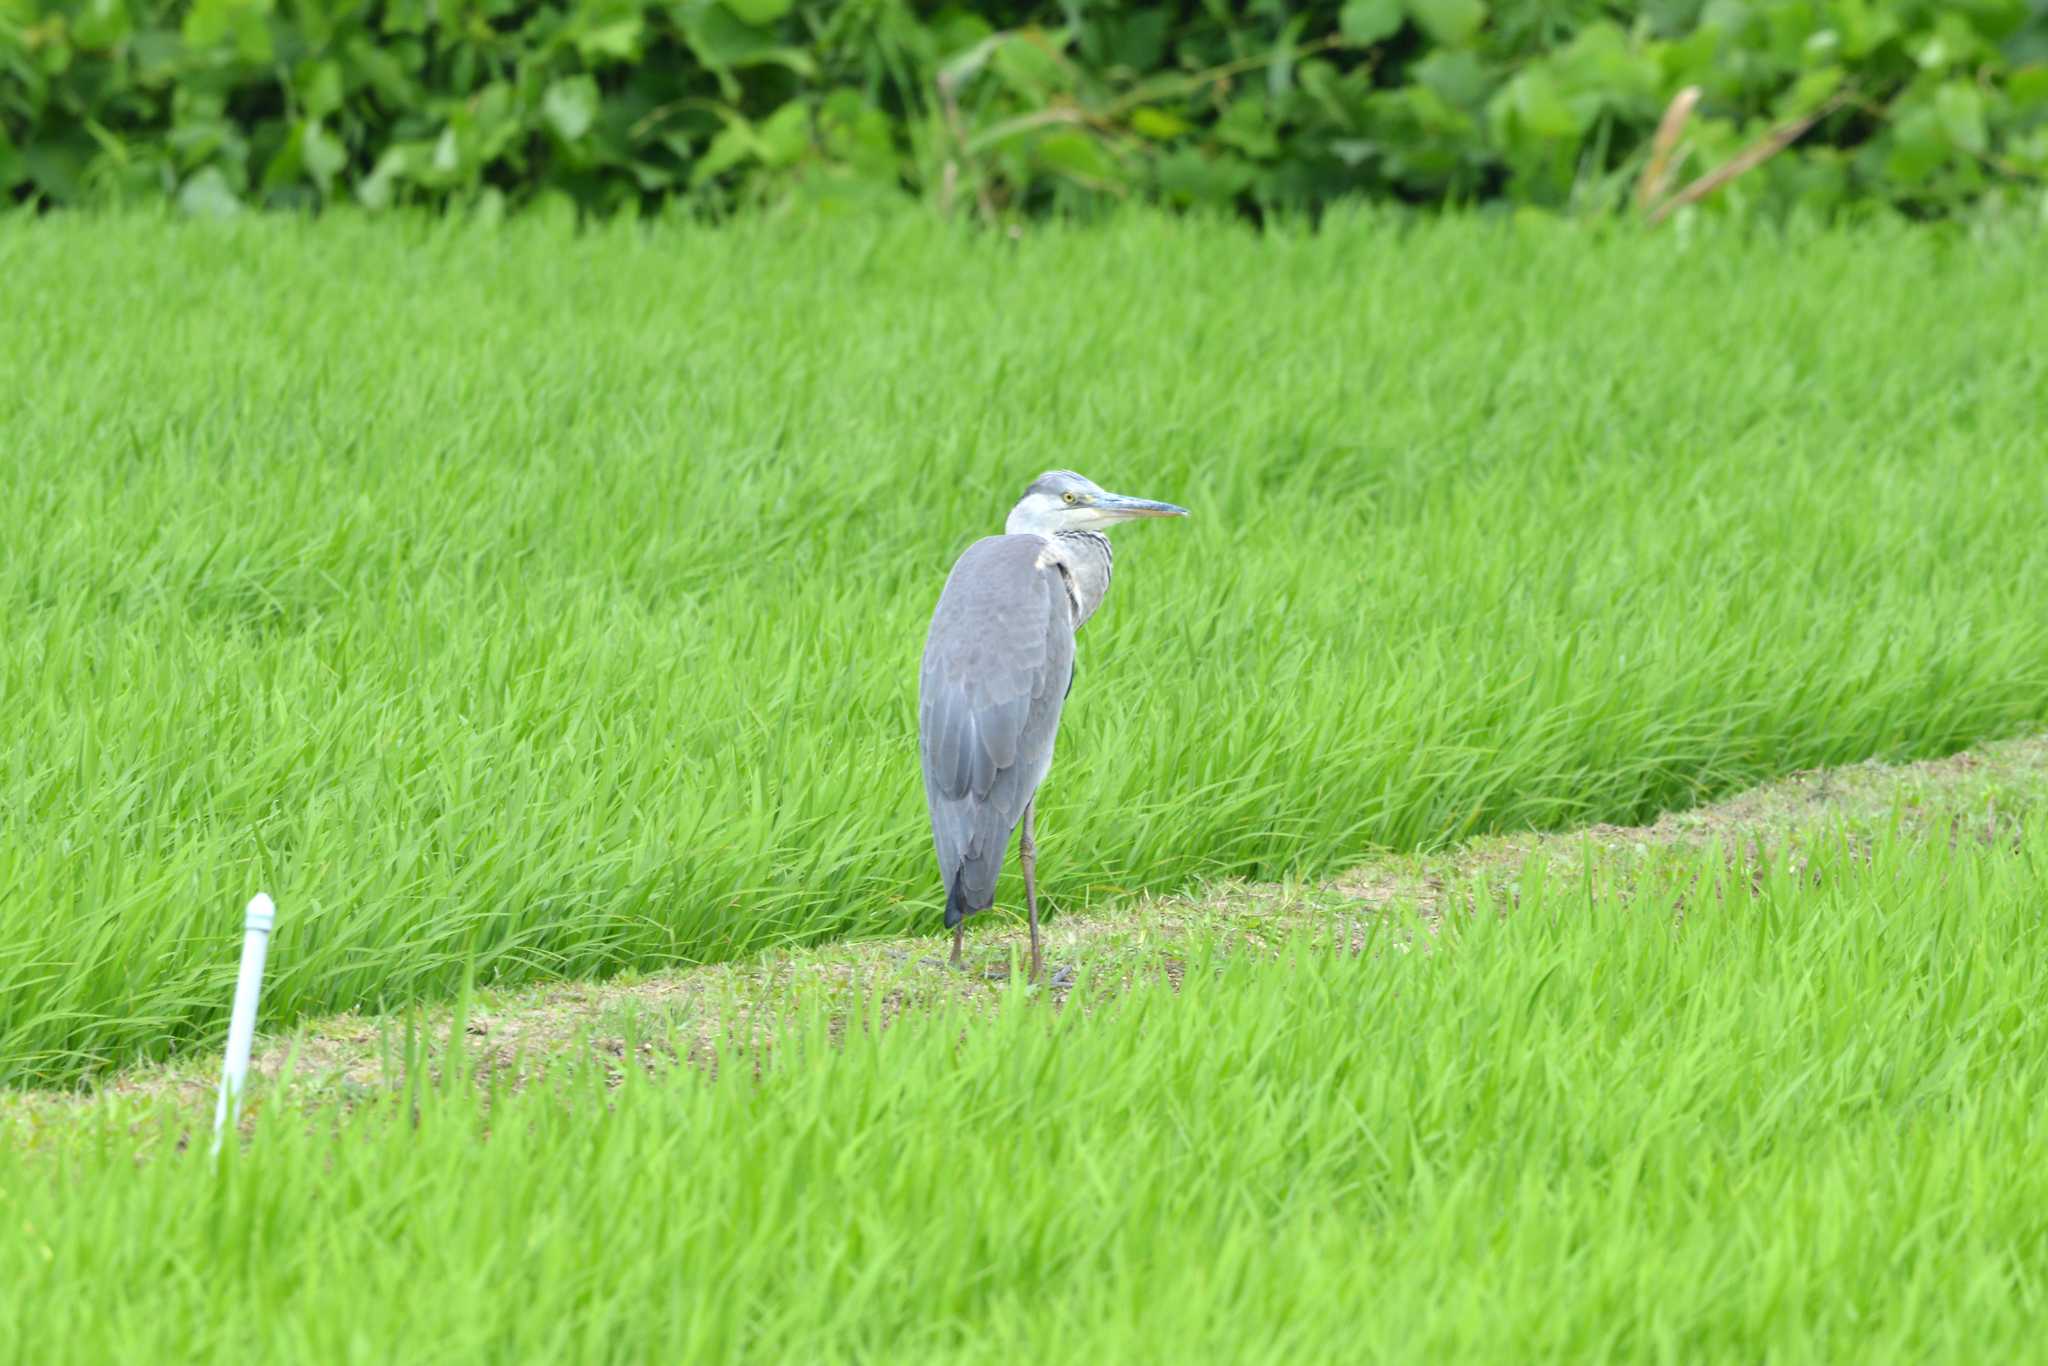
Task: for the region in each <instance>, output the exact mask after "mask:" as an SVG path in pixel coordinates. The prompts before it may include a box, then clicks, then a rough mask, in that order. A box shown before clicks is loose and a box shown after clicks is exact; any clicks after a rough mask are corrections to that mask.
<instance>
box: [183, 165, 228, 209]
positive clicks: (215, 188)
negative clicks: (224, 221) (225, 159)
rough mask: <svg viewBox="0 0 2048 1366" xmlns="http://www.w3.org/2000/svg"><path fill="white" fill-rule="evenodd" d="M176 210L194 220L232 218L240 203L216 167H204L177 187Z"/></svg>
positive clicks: (226, 179) (225, 178)
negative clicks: (190, 216)
mask: <svg viewBox="0 0 2048 1366" xmlns="http://www.w3.org/2000/svg"><path fill="white" fill-rule="evenodd" d="M178 209H179V211H180V212H182V213H187V214H190V215H192V216H193V217H194V218H232V217H234V216H235V215H236V214H238V213H240V212H241V211H242V201H241V199H240V197H239V196H237V195H236V194H235V192H234V190H233V189H232V188H231V187H230V186H229V185H228V178H227V177H226V176H224V175H222V174H221V173H220V168H219V167H218V166H204V167H201V168H200V169H199V170H198V171H197V172H195V173H194V174H193V175H192V176H190V177H189V178H188V179H187V180H186V181H185V183H184V184H183V185H181V186H179V187H178Z"/></svg>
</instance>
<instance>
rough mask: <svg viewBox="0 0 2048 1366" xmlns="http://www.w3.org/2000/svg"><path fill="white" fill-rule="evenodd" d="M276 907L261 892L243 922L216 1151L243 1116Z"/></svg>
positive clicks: (217, 1108)
mask: <svg viewBox="0 0 2048 1366" xmlns="http://www.w3.org/2000/svg"><path fill="white" fill-rule="evenodd" d="M276 923H277V907H276V905H274V904H273V903H272V902H271V900H270V898H269V896H268V895H266V894H265V893H262V892H258V893H256V896H255V898H254V899H253V900H251V901H250V902H249V910H248V914H247V916H246V918H245V919H244V920H243V921H242V970H241V972H240V973H239V974H237V975H236V977H235V1013H234V1015H233V1016H232V1017H231V1018H230V1019H229V1020H228V1055H227V1061H226V1062H225V1064H223V1066H222V1067H221V1072H220V1102H219V1104H217V1105H215V1106H214V1109H213V1151H214V1152H216V1153H218V1152H219V1151H220V1139H221V1135H222V1133H224V1132H225V1131H226V1129H227V1126H228V1125H230V1124H232V1123H234V1122H235V1121H237V1120H239V1119H240V1118H241V1117H242V1084H243V1083H244V1082H246V1081H247V1080H248V1079H249V1048H250V1046H251V1045H252V1044H253V1043H255V1041H256V998H257V997H259V996H261V995H262V994H263V956H264V954H265V953H267V952H268V951H269V949H270V927H271V926H273V925H275V924H276Z"/></svg>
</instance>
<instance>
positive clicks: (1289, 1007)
mask: <svg viewBox="0 0 2048 1366" xmlns="http://www.w3.org/2000/svg"><path fill="white" fill-rule="evenodd" d="M1989 833H1991V834H1992V838H1990V839H1979V838H1971V837H1965V838H1963V839H1961V840H1959V841H1958V842H1957V843H1956V844H1954V845H1953V846H1951V845H1950V844H1949V842H1948V841H1946V840H1936V841H1933V842H1932V843H1928V842H1924V841H1914V840H1909V839H1906V838H1903V837H1898V836H1892V835H1887V834H1885V833H1883V832H1882V830H1881V829H1880V830H1879V831H1878V832H1877V833H1876V834H1875V835H1874V836H1871V835H1869V833H1868V832H1866V833H1865V836H1863V837H1859V838H1855V839H1843V838H1838V837H1837V836H1836V835H1834V834H1831V833H1821V834H1818V835H1815V836H1811V837H1807V838H1804V839H1802V840H1801V841H1800V842H1799V846H1798V853H1797V855H1796V856H1792V855H1790V854H1789V852H1788V850H1787V849H1785V848H1782V847H1770V846H1767V847H1766V848H1765V850H1764V851H1763V854H1762V856H1761V857H1758V858H1755V859H1735V860H1733V861H1731V860H1730V859H1729V858H1728V857H1727V855H1726V852H1725V851H1723V850H1720V849H1713V848H1709V849H1706V850H1694V851H1686V852H1673V851H1670V850H1666V849H1658V848H1651V849H1649V850H1647V851H1645V852H1643V853H1641V854H1630V853H1627V852H1623V853H1619V854H1613V853H1610V854H1605V855H1602V856H1600V857H1598V858H1595V859H1592V860H1590V861H1588V862H1586V863H1584V864H1582V865H1580V866H1579V867H1578V868H1577V869H1574V870H1570V871H1569V872H1567V873H1563V874H1559V873H1552V874H1550V875H1548V876H1545V875H1542V874H1540V873H1539V871H1538V870H1539V869H1540V867H1541V864H1540V862H1537V863H1532V864H1530V865H1529V866H1528V867H1527V868H1526V869H1524V870H1522V871H1521V872H1520V875H1519V876H1514V875H1515V873H1516V870H1515V869H1512V868H1509V869H1504V870H1501V871H1500V873H1499V874H1498V875H1497V876H1496V878H1495V880H1494V881H1493V882H1491V883H1488V882H1484V881H1480V882H1471V883H1466V884H1464V885H1462V886H1458V887H1454V888H1452V889H1451V895H1450V898H1449V904H1448V906H1447V908H1446V913H1445V915H1444V916H1443V918H1442V919H1441V921H1440V922H1438V923H1437V925H1436V926H1435V927H1434V931H1433V933H1430V934H1424V935H1415V934H1414V933H1413V929H1412V927H1411V926H1407V925H1404V924H1402V923H1400V922H1399V921H1388V922H1382V923H1380V924H1379V927H1378V929H1377V930H1376V931H1375V932H1374V933H1373V934H1372V935H1371V937H1370V938H1369V939H1368V940H1367V941H1366V942H1365V943H1364V945H1363V946H1362V947H1363V950H1364V951H1363V952H1362V953H1361V954H1358V955H1356V956H1352V955H1347V954H1332V953H1329V952H1327V951H1325V950H1324V949H1321V948H1317V947H1316V946H1313V945H1312V944H1311V943H1310V942H1309V941H1308V940H1306V939H1303V940H1300V941H1296V943H1295V944H1294V945H1293V946H1291V948H1290V950H1289V957H1290V958H1291V960H1292V961H1291V964H1290V965H1285V966H1283V965H1281V964H1276V963H1271V962H1267V963H1258V962H1255V961H1253V960H1252V959H1250V958H1247V957H1244V956H1236V957H1231V958H1228V959H1210V958H1207V957H1205V956H1204V954H1203V952H1202V950H1201V949H1200V947H1199V946H1196V947H1195V948H1193V949H1191V950H1190V951H1189V953H1188V955H1187V959H1186V966H1185V975H1184V980H1183V982H1182V984H1181V988H1180V990H1179V991H1178V992H1175V991H1173V990H1171V989H1169V988H1168V987H1167V986H1166V985H1165V984H1164V983H1163V982H1162V981H1160V980H1159V979H1157V978H1156V977H1155V978H1153V979H1152V980H1151V982H1150V983H1149V984H1144V983H1141V984H1139V985H1138V986H1137V987H1136V988H1135V989H1132V990H1129V991H1127V992H1125V993H1124V994H1122V995H1120V996H1117V997H1114V998H1109V999H1105V1001H1104V1002H1103V1003H1102V1004H1101V1005H1100V1006H1099V1007H1098V1008H1096V1009H1093V1010H1081V1009H1075V1008H1073V1006H1072V1004H1071V1002H1070V1005H1069V1008H1068V1009H1067V1010H1065V1011H1063V1012H1060V1013H1058V1014H1054V1013H1052V1012H1049V1011H1047V1010H1045V1009H1043V1008H1041V1006H1040V1003H1039V1002H1037V1001H1035V1000H1034V999H1033V998H1032V997H1030V996H1028V995H1027V994H1026V993H1023V992H1015V991H1011V992H997V993H994V996H995V998H996V1004H994V1005H993V1006H992V1007H990V1008H988V1009H983V1010H975V1011H970V1010H967V1009H965V1008H964V1007H963V1008H956V1009H947V1008H939V1009H937V1010H936V1011H934V1012H933V1013H930V1014H927V1015H923V1016H920V1017H917V1018H910V1017H905V1018H904V1019H903V1020H900V1021H899V1022H898V1023H897V1025H896V1026H895V1027H893V1028H889V1029H887V1030H883V1031H879V1032H877V1031H873V1030H870V1029H866V1028H863V1027H861V1026H860V1024H859V1023H858V1021H856V1022H855V1024H854V1025H853V1027H851V1028H850V1029H848V1030H847V1031H846V1032H845V1035H844V1038H843V1039H842V1040H841V1041H840V1042H839V1043H838V1044H836V1045H835V1044H828V1043H827V1038H828V1030H827V1028H826V1024H825V1021H824V1020H823V1018H822V1016H821V1015H820V1014H819V1013H818V1012H817V1011H816V1010H809V1011H808V1012H806V1011H805V1010H804V1009H802V1008H799V1010H798V1013H797V1014H796V1015H794V1016H792V1017H790V1018H789V1019H788V1020H787V1021H785V1024H784V1028H785V1030H786V1033H785V1035H784V1037H783V1042H782V1045H781V1047H780V1048H779V1049H778V1050H777V1051H776V1052H775V1054H774V1055H773V1056H772V1057H771V1058H769V1059H768V1060H767V1064H766V1066H765V1068H764V1069H763V1070H761V1071H759V1072H758V1073H757V1072H756V1069H755V1068H754V1066H753V1065H752V1063H753V1061H754V1059H753V1058H751V1057H749V1056H747V1055H744V1054H739V1053H730V1052H729V1053H728V1054H727V1055H726V1056H725V1057H724V1058H723V1059H722V1065H721V1066H720V1068H719V1070H718V1073H717V1076H716V1079H715V1080H707V1079H705V1078H704V1077H703V1076H702V1075H700V1074H699V1073H697V1072H695V1071H692V1070H688V1069H685V1070H682V1071H679V1072H678V1071H671V1072H665V1073H664V1072H657V1073H655V1074H652V1075H643V1074H642V1073H640V1072H638V1071H635V1070H633V1069H630V1068H629V1069H627V1070H626V1072H625V1074H624V1078H623V1084H622V1085H620V1086H619V1087H618V1089H616V1090H613V1091H607V1090H606V1087H605V1082H604V1079H603V1074H602V1073H600V1072H598V1071H596V1070H595V1069H583V1070H580V1071H571V1070H563V1071H559V1072H557V1073H556V1074H555V1076H556V1078H557V1082H556V1084H555V1085H552V1086H550V1085H536V1086H532V1087H529V1088H528V1089H526V1090H524V1091H522V1092H519V1093H516V1094H511V1093H505V1092H497V1093H487V1096H486V1098H484V1099H480V1098H479V1093H478V1092H477V1091H476V1090H474V1089H472V1087H471V1084H470V1083H469V1081H468V1080H467V1079H466V1078H463V1077H460V1076H457V1075H453V1074H451V1075H449V1076H448V1077H447V1078H446V1079H445V1080H444V1083H443V1085H442V1086H439V1087H435V1086H427V1087H425V1088H419V1089H415V1090H414V1091H413V1092H411V1093H410V1094H407V1093H400V1094H398V1095H395V1096H392V1097H390V1098H388V1099H385V1100H373V1101H370V1102H367V1103H364V1104H360V1105H358V1106H356V1107H355V1108H352V1109H348V1110H340V1109H333V1108H318V1109H315V1110H314V1111H312V1112H311V1113H310V1114H306V1113H303V1112H300V1111H298V1110H297V1109H295V1108H294V1107H291V1106H283V1107H271V1108H269V1109H267V1110H266V1111H265V1112H264V1114H263V1115H262V1116H261V1117H260V1118H259V1121H258V1123H257V1125H256V1128H255V1132H254V1134H253V1135H252V1137H251V1140H250V1143H249V1145H248V1147H247V1149H246V1150H244V1151H238V1152H234V1153H232V1156H231V1159H230V1160H228V1161H227V1162H226V1163H225V1164H224V1166H223V1167H222V1169H221V1170H219V1171H217V1172H216V1171H213V1170H210V1169H209V1164H208V1162H207V1161H206V1159H205V1157H204V1155H203V1145H202V1147H201V1148H195V1149H193V1150H191V1151H188V1152H184V1153H173V1152H170V1151H168V1150H165V1149H162V1148H159V1149H157V1151H156V1155H155V1156H153V1157H151V1158H148V1159H146V1160H144V1161H142V1162H140V1163H138V1162H137V1160H136V1157H135V1138H134V1135H133V1133H132V1132H131V1129H130V1128H129V1127H128V1126H129V1123H130V1122H131V1121H132V1120H133V1118H134V1117H133V1116H132V1115H125V1114H121V1113H118V1112H115V1111H105V1112H102V1113H101V1115H100V1118H101V1119H102V1120H103V1121H104V1125H103V1126H98V1125H94V1124H91V1123H87V1124H79V1125H59V1126H55V1127H53V1128H51V1129H50V1130H49V1131H48V1132H46V1133H44V1134H42V1135H41V1136H40V1138H39V1140H37V1141H34V1142H31V1143H28V1144H21V1143H16V1144H13V1145H9V1146H7V1147H5V1148H0V1201H4V1204H0V1219H4V1221H5V1225H6V1227H7V1228H8V1230H9V1236H8V1237H7V1238H5V1239H0V1283H4V1284H6V1285H7V1286H9V1288H10V1293H9V1294H8V1295H7V1296H4V1297H0V1348H4V1349H5V1352H6V1355H7V1357H8V1358H9V1359H11V1360H23V1361H27V1360H33V1361H43V1362H61V1361H71V1360H76V1361H162V1360H171V1359H209V1358H213V1357H216V1356H220V1357H225V1356H229V1355H243V1356H246V1355H249V1354H251V1353H254V1354H257V1355H260V1356H264V1357H266V1358H272V1359H288V1360H322V1361H334V1360H364V1361H391V1360H427V1359H431V1360H437V1361H448V1360H484V1359H495V1360H511V1359H520V1360H533V1359H574V1360H592V1361H595V1360H620V1361H646V1360H652V1359H663V1360H668V1359H687V1360H729V1359H734V1358H736V1357H745V1358H747V1359H758V1360H803V1361H831V1360H849V1359H866V1360H896V1361H904V1360H989V1361H1015V1360H1023V1359H1030V1360H1051V1361H1069V1360H1076V1361H1078V1360H1087V1361H1104V1360H1109V1361H1191V1360H1200V1361H1231V1362H1263V1361H1272V1362H1281V1361H1303V1360H1322V1361H1328V1360H1401V1361H1413V1360H1418V1359H1426V1360H1443V1359H1468V1360H1488V1361H1500V1360H1560V1359H1561V1360H1573V1361H1584V1360H1604V1359H1628V1360H1665V1361H1680V1360H1683V1361H1697V1360H1744V1361H1755V1360H1771V1361H1782V1362H1796V1361H1817V1362H1822V1361H1843V1360H1912V1361H1949V1360H1955V1361H1986V1360H2004V1361H2016V1360H2025V1359H2033V1358H2035V1357H2037V1356H2038V1353H2039V1344H2040V1342H2041V1337H2040V1326H2041V1324H2042V1322H2043V1320H2044V1311H2048V1222H2044V1220H2043V1218H2042V1213H2041V1211H2042V1210H2043V1209H2048V1117H2044V1112H2043V1109H2042V1107H2041V1105H2040V1103H2039V1099H2040V1096H2041V1095H2042V1094H2043V1092H2044V1089H2048V1047H2044V1042H2048V1041H2044V1037H2043V1028H2044V1026H2043V1023H2042V1022H2043V1021H2044V1020H2048V920H2044V918H2043V917H2042V915H2041V906H2042V905H2043V903H2044V900H2048V826H2043V825H2041V824H2040V822H2039V821H2038V820H2035V821H2033V822H2031V823H2030V824H2029V825H2028V826H2027V827H2026V828H2025V829H2024V830H2023V831H2022V832H2019V833H2015V831H2014V830H2013V828H2012V827H2011V826H2010V824H2007V825H2005V826H2004V827H2002V829H2001V830H2000V831H1994V832H1989ZM1510 877H1513V879H1514V880H1513V881H1512V882H1510V881H1508V879H1509V878H1510ZM1510 906H1512V910H1511V911H1510V910H1509V908H1510ZM1504 912H1505V914H1503V913H1504ZM1079 992H1080V999H1085V998H1086V995H1087V984H1086V983H1084V984H1083V986H1082V987H1081V988H1080V989H1079ZM457 1036H458V1037H460V1031H458V1033H457ZM148 1123H149V1122H148V1121H144V1124H143V1127H144V1129H145V1130H147V1128H148ZM2029 1342H2032V1343H2034V1344H2035V1345H2034V1346H2033V1347H2031V1348H2030V1347H2028V1346H2027V1344H2028V1343H2029Z"/></svg>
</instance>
